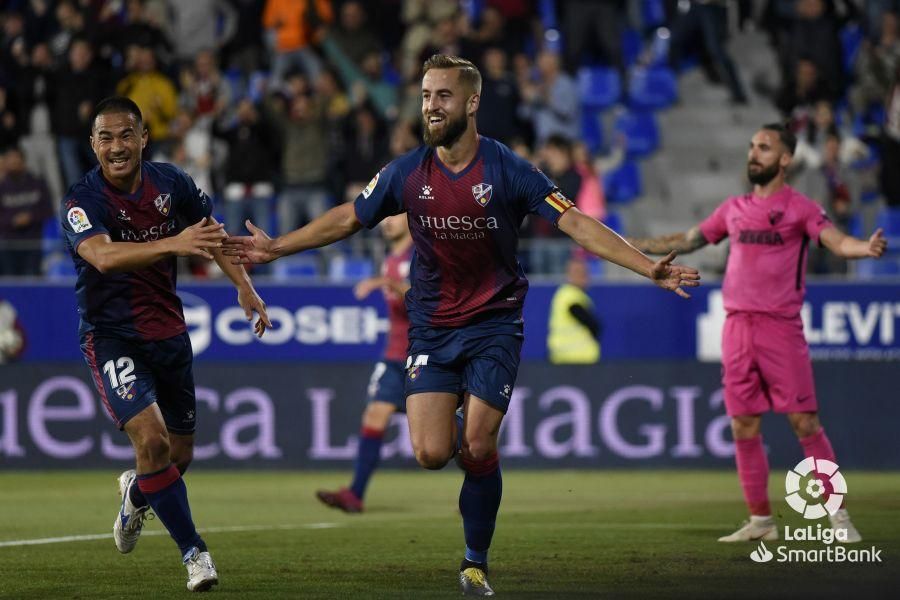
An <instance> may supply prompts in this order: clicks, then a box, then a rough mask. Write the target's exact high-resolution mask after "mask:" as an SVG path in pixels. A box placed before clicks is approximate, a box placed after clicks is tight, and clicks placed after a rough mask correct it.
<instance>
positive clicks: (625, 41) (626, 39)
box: [622, 27, 644, 67]
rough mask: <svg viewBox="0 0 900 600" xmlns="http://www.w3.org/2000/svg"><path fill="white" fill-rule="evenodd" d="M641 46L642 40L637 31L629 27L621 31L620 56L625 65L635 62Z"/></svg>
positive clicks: (642, 44)
mask: <svg viewBox="0 0 900 600" xmlns="http://www.w3.org/2000/svg"><path fill="white" fill-rule="evenodd" d="M643 48H644V40H642V39H641V34H640V33H639V32H638V31H636V30H634V29H632V28H631V27H628V28H626V29H625V30H623V31H622V58H623V60H624V61H625V66H626V67H630V66H632V65H634V64H635V63H637V61H638V58H640V56H641V51H642V50H643Z"/></svg>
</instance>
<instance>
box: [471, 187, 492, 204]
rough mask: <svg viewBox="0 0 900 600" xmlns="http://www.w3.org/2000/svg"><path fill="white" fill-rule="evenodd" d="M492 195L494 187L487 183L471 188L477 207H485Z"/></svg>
mask: <svg viewBox="0 0 900 600" xmlns="http://www.w3.org/2000/svg"><path fill="white" fill-rule="evenodd" d="M493 193H494V186H492V185H490V184H487V183H479V184H478V185H473V186H472V195H473V196H475V202H477V203H478V206H487V204H488V202H490V201H491V197H492V196H493Z"/></svg>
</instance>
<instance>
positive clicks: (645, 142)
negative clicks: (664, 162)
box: [613, 110, 659, 158]
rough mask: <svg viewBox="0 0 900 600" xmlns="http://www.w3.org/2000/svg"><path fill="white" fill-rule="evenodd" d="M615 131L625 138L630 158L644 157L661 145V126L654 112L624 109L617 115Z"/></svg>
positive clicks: (614, 125) (626, 150)
mask: <svg viewBox="0 0 900 600" xmlns="http://www.w3.org/2000/svg"><path fill="white" fill-rule="evenodd" d="M613 131H614V132H615V134H616V135H617V136H618V135H622V136H623V137H624V138H625V152H626V154H627V155H628V157H629V158H643V157H645V156H647V155H649V154H652V153H653V152H654V151H656V149H657V148H658V147H659V127H658V126H657V124H656V119H655V118H654V116H653V113H652V112H648V111H642V110H624V111H622V112H621V113H619V114H618V115H617V116H616V120H615V122H614V124H613Z"/></svg>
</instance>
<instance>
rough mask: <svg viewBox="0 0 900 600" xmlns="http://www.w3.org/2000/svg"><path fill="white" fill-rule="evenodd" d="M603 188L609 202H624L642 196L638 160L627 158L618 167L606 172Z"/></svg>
mask: <svg viewBox="0 0 900 600" xmlns="http://www.w3.org/2000/svg"><path fill="white" fill-rule="evenodd" d="M603 188H604V190H605V192H606V200H607V202H609V203H612V204H624V203H626V202H631V201H632V200H634V199H636V198H638V197H640V195H641V192H642V184H641V169H640V167H639V166H638V164H637V162H635V161H633V160H625V161H623V162H622V164H621V165H619V167H618V168H616V169H614V170H612V171H610V172H608V173H604V175H603Z"/></svg>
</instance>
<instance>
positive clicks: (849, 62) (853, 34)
mask: <svg viewBox="0 0 900 600" xmlns="http://www.w3.org/2000/svg"><path fill="white" fill-rule="evenodd" d="M864 37H865V35H864V34H863V31H862V28H860V26H859V25H856V24H853V25H847V26H846V27H844V28H843V29H841V31H840V38H841V60H842V61H843V65H844V71H845V72H847V73H853V72H854V66H856V57H857V55H858V54H859V48H860V46H862V42H863V38H864Z"/></svg>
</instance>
